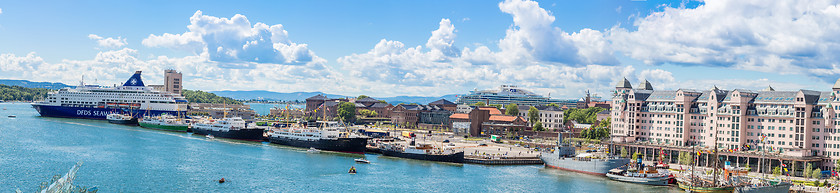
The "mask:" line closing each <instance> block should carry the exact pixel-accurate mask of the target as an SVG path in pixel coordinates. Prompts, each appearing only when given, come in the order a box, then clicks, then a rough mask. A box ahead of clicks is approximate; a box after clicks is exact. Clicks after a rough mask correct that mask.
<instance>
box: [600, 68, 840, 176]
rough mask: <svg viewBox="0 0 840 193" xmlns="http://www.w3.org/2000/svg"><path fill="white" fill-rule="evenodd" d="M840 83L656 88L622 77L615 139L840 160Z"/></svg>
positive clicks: (615, 103)
mask: <svg viewBox="0 0 840 193" xmlns="http://www.w3.org/2000/svg"><path fill="white" fill-rule="evenodd" d="M838 94H840V80H838V82H837V83H836V84H835V85H834V86H833V88H832V90H831V91H812V90H798V91H776V90H775V89H773V88H772V87H769V86H768V87H767V88H766V89H764V90H761V91H752V90H743V89H734V90H722V89H718V88H717V87H713V88H711V89H708V90H690V89H679V90H653V87H652V86H650V83H648V82H647V81H644V82H643V83H642V84H641V85H640V86H639V87H638V88H637V89H634V88H633V87H631V86H630V83H629V81H627V79H624V80H623V81H619V83H618V84H617V85H616V90H615V92H614V96H613V100H612V109H611V121H612V131H611V132H612V133H611V138H612V140H613V141H615V142H649V143H650V144H661V145H668V146H677V147H687V146H692V145H698V146H700V147H703V148H715V147H717V148H720V149H723V150H728V151H730V152H738V151H759V150H760V151H769V152H772V153H773V154H774V155H778V156H790V157H811V156H817V157H822V158H823V163H822V164H819V165H821V166H820V168H822V169H834V164H833V162H834V161H836V160H837V159H840V133H838V128H840V126H838V125H840V119H838V117H840V116H838V114H837V111H840V108H838V107H837V106H838V105H840V100H838V97H837V95H838Z"/></svg>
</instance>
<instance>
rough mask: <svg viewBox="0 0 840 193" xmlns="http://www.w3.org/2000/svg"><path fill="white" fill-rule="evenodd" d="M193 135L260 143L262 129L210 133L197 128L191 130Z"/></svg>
mask: <svg viewBox="0 0 840 193" xmlns="http://www.w3.org/2000/svg"><path fill="white" fill-rule="evenodd" d="M192 132H193V134H198V135H208V134H209V135H213V137H221V138H228V139H239V140H248V141H262V139H263V133H264V132H265V130H264V129H240V130H230V131H211V130H204V129H198V128H192Z"/></svg>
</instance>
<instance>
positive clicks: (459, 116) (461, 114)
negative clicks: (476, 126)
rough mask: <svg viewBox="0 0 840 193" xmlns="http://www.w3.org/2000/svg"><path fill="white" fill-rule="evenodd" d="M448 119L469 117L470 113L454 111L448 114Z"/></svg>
mask: <svg viewBox="0 0 840 193" xmlns="http://www.w3.org/2000/svg"><path fill="white" fill-rule="evenodd" d="M449 119H470V115H468V114H464V113H455V114H452V115H449Z"/></svg>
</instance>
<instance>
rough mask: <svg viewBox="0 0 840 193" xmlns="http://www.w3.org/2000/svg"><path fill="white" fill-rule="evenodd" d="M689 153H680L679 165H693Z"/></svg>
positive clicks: (692, 158)
mask: <svg viewBox="0 0 840 193" xmlns="http://www.w3.org/2000/svg"><path fill="white" fill-rule="evenodd" d="M692 155H693V154H692V153H691V152H680V157H679V159H680V164H682V165H693V164H694V157H693V156H692Z"/></svg>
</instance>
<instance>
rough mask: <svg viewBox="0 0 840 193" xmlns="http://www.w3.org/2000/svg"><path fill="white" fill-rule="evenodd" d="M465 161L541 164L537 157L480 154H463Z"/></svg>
mask: <svg viewBox="0 0 840 193" xmlns="http://www.w3.org/2000/svg"><path fill="white" fill-rule="evenodd" d="M464 162H465V163H471V164H481V165H541V164H543V162H542V160H540V158H538V157H500V158H487V157H481V156H464Z"/></svg>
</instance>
